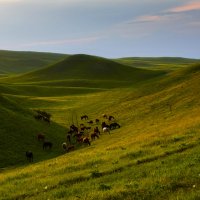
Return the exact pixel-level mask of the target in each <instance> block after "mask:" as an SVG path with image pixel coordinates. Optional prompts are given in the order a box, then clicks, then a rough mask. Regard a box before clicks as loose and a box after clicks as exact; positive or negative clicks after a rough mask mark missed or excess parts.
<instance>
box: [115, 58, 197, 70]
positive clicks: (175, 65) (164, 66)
mask: <svg viewBox="0 0 200 200" xmlns="http://www.w3.org/2000/svg"><path fill="white" fill-rule="evenodd" d="M114 61H116V62H119V63H121V64H125V65H129V66H132V67H138V68H142V69H151V70H165V71H166V72H169V71H174V70H177V69H181V68H185V67H188V66H190V65H191V64H195V63H199V62H200V60H199V59H189V58H180V57H158V58H157V57H155V58H152V57H149V58H148V57H127V58H119V59H114Z"/></svg>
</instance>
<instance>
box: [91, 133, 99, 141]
mask: <svg viewBox="0 0 200 200" xmlns="http://www.w3.org/2000/svg"><path fill="white" fill-rule="evenodd" d="M95 138H99V136H98V134H97V133H92V134H91V140H95Z"/></svg>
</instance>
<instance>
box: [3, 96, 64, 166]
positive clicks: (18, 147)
mask: <svg viewBox="0 0 200 200" xmlns="http://www.w3.org/2000/svg"><path fill="white" fill-rule="evenodd" d="M0 121H1V123H0V138H1V140H0V152H1V153H0V168H2V167H8V166H16V165H21V164H25V163H26V162H27V161H26V159H25V152H26V151H28V150H31V151H34V152H35V153H36V155H37V156H36V158H34V160H35V161H39V160H43V159H45V158H50V157H54V156H56V155H59V154H60V153H61V151H58V150H57V149H58V148H56V147H57V146H58V145H60V143H59V142H60V140H62V138H64V137H65V136H64V130H63V128H62V127H60V126H59V125H56V124H55V123H52V124H51V125H50V126H49V125H48V124H45V123H44V122H38V121H36V120H35V119H34V117H33V112H30V111H28V110H27V109H24V105H23V103H21V102H20V101H18V102H15V101H13V100H12V99H10V98H9V97H7V96H2V95H0ZM40 132H45V133H46V135H47V138H48V139H49V140H51V141H54V145H55V150H54V152H48V153H47V152H44V151H43V150H42V143H41V142H38V141H37V134H38V133H40Z"/></svg>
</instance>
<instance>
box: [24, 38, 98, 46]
mask: <svg viewBox="0 0 200 200" xmlns="http://www.w3.org/2000/svg"><path fill="white" fill-rule="evenodd" d="M99 39H102V37H100V36H94V37H85V38H76V39H66V40H49V41H38V42H33V43H27V44H23V45H21V46H26V47H30V46H47V45H66V44H71V45H80V44H88V43H92V42H95V41H97V40H99Z"/></svg>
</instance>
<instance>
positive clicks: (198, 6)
mask: <svg viewBox="0 0 200 200" xmlns="http://www.w3.org/2000/svg"><path fill="white" fill-rule="evenodd" d="M193 10H200V2H192V3H188V4H185V5H182V6H178V7H175V8H171V9H169V10H168V12H172V13H179V12H188V11H193Z"/></svg>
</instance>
